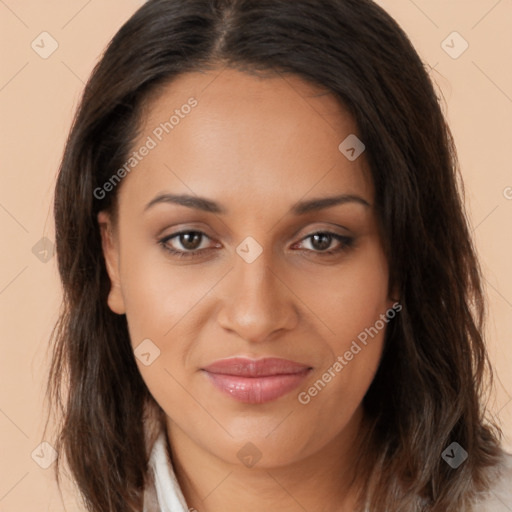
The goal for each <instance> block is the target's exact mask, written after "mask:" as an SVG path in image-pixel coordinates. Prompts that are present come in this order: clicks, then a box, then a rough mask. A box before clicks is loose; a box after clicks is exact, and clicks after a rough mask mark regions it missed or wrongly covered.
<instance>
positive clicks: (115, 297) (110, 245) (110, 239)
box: [97, 211, 126, 315]
mask: <svg viewBox="0 0 512 512" xmlns="http://www.w3.org/2000/svg"><path fill="white" fill-rule="evenodd" d="M97 218H98V224H99V227H100V233H101V245H102V248H103V256H104V258H105V263H106V266H107V273H108V275H109V278H110V292H109V294H108V300H107V303H108V306H109V308H110V309H111V310H112V311H113V312H114V313H117V314H118V315H123V314H124V313H126V308H125V304H124V297H123V291H122V289H121V279H120V272H119V240H118V238H117V234H116V233H115V230H114V227H113V223H112V219H111V217H110V215H109V214H108V213H107V212H104V211H102V212H99V213H98V217H97Z"/></svg>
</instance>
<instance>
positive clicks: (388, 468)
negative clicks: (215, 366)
mask: <svg viewBox="0 0 512 512" xmlns="http://www.w3.org/2000/svg"><path fill="white" fill-rule="evenodd" d="M222 67H229V68H233V69H237V70H240V71H244V72H247V73H254V74H257V75H258V74H259V75H260V76H263V75H264V74H265V73H273V74H274V75H276V74H278V75H282V76H285V75H286V74H291V75H294V76H298V77H301V78H302V79H303V80H305V81H307V82H309V83H312V84H315V85H316V86H319V87H322V88H323V89H325V90H327V91H329V92H331V93H332V94H334V95H335V97H336V98H337V99H339V101H340V103H341V104H342V105H343V106H344V107H345V108H346V109H348V111H349V112H350V114H351V115H352V116H353V118H354V120H355V122H356V123H357V126H358V128H359V132H360V138H361V139H362V140H363V141H364V144H365V145H366V152H365V155H366V158H367V161H368V163H369V167H370V169H371V175H372V179H373V183H374V186H375V197H376V199H375V207H376V214H377V217H378V221H379V223H380V230H381V234H382V240H383V244H384V247H385V250H386V254H387V258H388V262H389V268H390V283H389V286H390V290H391V289H397V290H398V292H399V298H400V303H401V304H402V306H403V309H402V312H401V314H400V315H398V316H397V317H396V318H395V319H394V320H393V321H392V322H390V324H389V326H388V332H387V335H386V340H385V348H384V354H383V357H382V361H381V364H380V367H379V369H378V371H377V374H376V376H375V379H374V381H373V383H372V384H371V386H370V388H369V390H368V392H367V394H366V396H365V397H364V402H363V404H364V409H365V412H366V417H367V418H368V421H369V425H370V428H369V430H368V432H367V434H366V435H367V437H366V442H365V443H364V447H365V448H364V450H363V451H361V454H360V458H359V460H358V465H359V467H358V468H357V471H359V472H360V473H359V474H361V475H362V476H363V477H364V478H363V481H364V482H365V484H364V486H363V487H362V488H361V490H360V497H361V503H360V506H361V510H363V507H364V506H367V507H369V509H370V510H372V511H379V512H380V511H393V512H405V511H407V512H411V511H429V512H446V511H452V510H457V511H462V510H468V511H469V510H471V505H470V500H471V499H472V498H473V497H474V496H475V495H476V493H477V492H479V491H480V490H485V489H486V488H488V486H489V485H490V484H489V474H490V469H491V468H493V467H495V466H496V465H497V461H498V460H499V455H500V453H501V448H500V440H501V431H500V429H499V427H497V426H496V425H495V424H493V423H492V422H491V421H490V420H489V419H488V418H487V416H486V409H485V403H486V397H487V392H488V390H489V389H492V388H491V387H490V386H491V384H492V370H491V367H490V365H489V361H488V356H487V353H486V349H485V346H484V342H483V339H482V333H483V326H484V320H485V303H484V297H483V292H482V287H481V271H480V268H479V265H478V261H477V258H476V254H475V249H474V246H473V243H472V240H471V237H470V231H469V228H468V221H467V218H466V215H465V213H464V208H463V188H462V183H461V180H460V170H459V164H458V160H457V156H456V150H455V145H454V142H453V138H452V135H451V132H450V130H449V127H448V126H447V124H446V121H445V119H444V117H443V114H442V111H441V108H440V103H439V100H440V98H439V97H438V96H437V95H436V91H435V88H434V86H433V84H432V81H431V79H430V77H429V74H428V72H427V69H426V66H425V65H424V64H423V63H422V61H421V59H420V57H419V56H418V54H417V53H416V51H415V50H414V48H413V46H412V44H411V42H410V41H409V39H408V37H407V36H406V34H405V33H404V32H403V30H402V29H401V28H400V27H399V26H398V24H397V23H396V22H395V21H394V20H393V19H392V18H391V17H390V16H389V15H388V14H387V13H386V12H385V11H384V10H383V9H382V8H380V7H379V6H378V5H376V4H375V3H373V2H372V1H371V0H293V1H290V0H149V1H148V2H147V3H146V4H145V5H144V6H142V7H141V8H140V9H139V10H138V11H137V12H136V13H135V14H134V15H133V16H132V17H131V18H130V19H129V20H128V21H127V22H126V23H125V24H124V25H123V26H122V27H121V29H120V30H119V31H118V33H117V34H116V35H115V37H114V38H113V39H112V41H111V42H110V44H109V45H108V47H107V49H106V50H105V52H104V54H103V55H102V57H101V59H100V61H99V63H98V64H97V65H96V67H95V69H94V71H93V73H92V75H91V77H90V79H89V81H88V83H87V85H86V87H85V90H84V93H83V97H82V100H81V103H80V105H79V108H78V110H77V113H76V116H75V118H74V122H73V125H72V128H71V131H70V134H69V138H68V140H67V143H66V147H65V151H64V154H63V158H62V162H61V165H60V170H59V174H58V179H57V184H56V189H55V203H54V215H55V224H56V250H57V261H58V268H59V273H60V278H61V280H62V284H63V303H62V311H61V314H60V317H59V320H58V322H57V324H56V325H55V328H54V330H53V332H52V342H53V343H51V348H52V362H51V368H50V372H49V378H48V387H47V395H46V397H47V399H48V400H49V402H50V406H51V407H50V413H49V414H50V415H51V414H55V415H57V416H58V417H59V423H58V427H59V430H58V434H57V438H56V440H55V446H56V449H57V451H58V452H59V453H60V454H61V456H62V455H65V458H66V460H67V463H68V464H69V468H70V470H71V474H72V476H73V479H74V480H75V482H76V484H77V486H78V489H79V491H80V495H81V496H82V498H83V500H84V503H85V505H86V507H87V510H89V511H91V512H107V511H108V512H114V511H115V512H127V511H140V510H141V509H142V503H143V493H144V489H145V486H146V485H147V482H148V480H147V479H148V476H147V469H148V450H147V446H146V444H145V433H146V432H147V430H146V429H149V428H150V426H149V425H150V424H152V423H151V422H152V421H153V419H154V420H155V421H154V423H155V424H158V422H159V421H160V422H161V421H162V418H163V411H162V410H161V408H160V407H159V406H158V404H157V403H156V402H155V400H154V399H153V397H152V396H151V394H150V392H149V390H148V388H147V387H146V385H145V383H144V381H143V379H142V377H141V375H140V373H139V371H138V368H137V365H136V362H135V359H134V354H133V350H132V348H131V344H130V339H129V334H128V329H127V323H126V318H125V316H124V315H116V314H114V313H113V312H112V311H111V310H110V309H109V307H108V305H107V295H108V292H109V287H110V281H109V278H108V274H107V271H106V267H105V260H104V257H103V253H102V246H101V238H100V231H99V226H98V222H97V214H98V212H99V211H101V210H106V211H109V212H111V213H112V214H115V212H116V208H117V207H116V194H117V191H118V188H119V187H117V189H114V190H113V191H112V192H111V193H110V194H107V196H106V197H105V198H103V199H101V200H100V199H97V198H96V197H95V195H94V193H93V191H94V190H95V188H96V187H100V186H101V185H102V184H103V183H105V182H106V181H108V179H109V178H110V177H111V176H112V174H113V172H114V171H115V170H116V169H118V168H120V167H121V166H122V165H123V163H124V162H125V161H126V160H127V157H128V155H129V153H130V151H131V149H132V144H133V142H134V140H135V138H136V136H137V134H138V130H139V129H140V126H141V122H142V119H143V114H144V105H145V104H146V103H147V101H148V98H150V97H151V95H152V93H154V92H156V91H157V90H158V89H159V88H160V87H161V86H163V85H165V84H168V83H170V82H171V81H172V80H173V79H174V78H176V77H177V76H178V75H180V74H181V73H185V72H190V71H198V70H208V69H221V68H222ZM394 287H396V288H394ZM148 411H149V412H148ZM46 424H47V425H48V420H47V423H46ZM155 428H156V427H155ZM155 431H156V430H155ZM453 441H456V442H458V443H459V444H460V445H461V446H462V447H463V448H464V449H465V450H466V451H467V452H468V453H469V458H468V459H467V460H466V462H465V463H464V464H462V465H461V466H460V467H459V468H458V469H457V470H453V469H452V468H451V467H450V466H449V465H448V464H447V463H446V462H445V461H444V460H443V459H442V458H441V454H442V452H443V450H445V448H446V447H447V446H448V445H449V444H450V443H451V442H453ZM127 447H129V449H127ZM60 458H61V457H59V459H58V461H57V464H56V465H55V472H56V476H57V480H59V467H61V466H62V461H60ZM59 462H60V464H59ZM59 487H60V484H59Z"/></svg>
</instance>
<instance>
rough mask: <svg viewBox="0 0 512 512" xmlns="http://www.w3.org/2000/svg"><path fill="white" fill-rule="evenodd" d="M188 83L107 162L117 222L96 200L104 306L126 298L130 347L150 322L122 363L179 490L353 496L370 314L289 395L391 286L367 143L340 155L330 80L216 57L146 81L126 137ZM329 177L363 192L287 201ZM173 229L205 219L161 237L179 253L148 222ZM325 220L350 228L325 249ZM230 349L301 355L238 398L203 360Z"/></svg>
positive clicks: (242, 502)
mask: <svg viewBox="0 0 512 512" xmlns="http://www.w3.org/2000/svg"><path fill="white" fill-rule="evenodd" d="M191 96H193V97H195V98H196V99H197V101H198V105H197V106H196V107H195V108H194V109H193V110H192V111H191V113H190V114H188V115H187V116H185V117H184V118H183V119H181V120H180V123H179V124H178V125H177V126H175V127H174V129H173V130H172V131H171V132H170V133H169V134H165V135H164V137H163V138H162V141H160V142H159V143H158V145H157V147H156V148H154V149H152V150H151V151H150V152H149V154H148V155H147V156H145V157H144V158H143V159H142V161H141V162H140V163H139V164H138V165H137V167H136V168H135V169H134V170H133V171H132V172H131V173H130V174H128V175H127V176H126V177H125V178H124V179H123V181H122V184H121V185H120V188H119V189H118V190H117V193H118V194H119V207H118V208H119V209H118V214H119V217H118V223H117V224H116V225H114V224H113V223H112V219H111V218H110V217H109V215H108V214H107V213H106V212H101V213H100V214H99V215H98V221H99V223H100V226H101V230H102V239H103V250H104V255H105V259H106V263H107V269H108V272H109V276H110V279H111V283H112V286H111V292H110V295H109V299H108V303H109V306H110V308H111V309H112V311H114V312H115V313H118V314H125V315H126V318H127V322H128V328H129V332H130V337H131V342H132V345H133V347H134V349H135V348H136V347H137V346H138V345H139V344H140V343H141V342H142V340H144V339H147V338H149V339H151V340H152V342H153V343H154V344H155V345H156V346H157V347H158V348H159V350H160V355H159V357H157V358H156V359H155V360H154V361H153V362H152V364H150V365H149V366H145V365H144V364H142V363H141V362H140V361H139V360H138V359H137V364H138V367H139V369H140V372H141V375H142V377H143V379H144V381H145V382H146V384H147V386H148V388H149V390H150V392H151V393H152V395H153V396H154V398H155V400H156V401H157V402H158V404H159V405H160V406H161V407H162V408H163V410H164V411H165V413H166V415H167V434H168V439H169V442H170V446H171V447H172V452H173V459H174V466H175V471H176V473H177V477H178V480H179V482H180V485H181V487H182V490H183V493H184V495H185V498H186V499H187V504H188V506H189V507H194V508H196V509H197V510H198V511H200V512H203V511H204V512H217V511H223V512H230V511H235V510H237V511H238V510H245V511H249V512H250V511H261V510H271V509H272V510H281V511H299V510H300V511H303V510H304V509H306V510H308V511H310V512H315V511H330V510H337V511H339V510H345V511H351V510H353V507H354V488H353V487H350V486H348V485H346V482H348V480H349V478H350V477H351V476H352V474H351V467H352V466H353V461H354V458H355V457H357V441H358V439H359V438H360V433H361V431H362V425H363V423H362V422H363V420H364V412H363V409H362V406H361V402H362V399H363V397H364V395H365V393H366V391H367V389H368V387H369V386H370V384H371V382H372V380H373V377H374V375H375V372H376V370H377V367H378V365H379V361H380V358H381V354H382V349H383V340H384V332H385V329H382V330H381V331H379V334H378V335H377V336H375V337H374V338H373V339H371V340H370V341H369V343H368V344H367V346H365V347H364V348H363V349H362V350H361V351H360V352H359V353H358V354H357V355H356V356H354V358H353V359H352V360H351V361H350V362H348V364H347V365H346V366H345V367H344V368H343V370H342V371H341V372H339V373H337V374H336V377H334V378H333V379H332V380H331V382H329V383H328V384H327V385H326V386H325V388H323V389H322V391H321V392H319V393H318V394H317V396H315V397H313V398H312V399H311V401H310V402H309V403H308V404H307V405H303V404H301V403H299V401H298V399H297V395H298V393H299V392H300V391H304V390H306V391H307V389H308V388H309V387H310V386H311V385H312V384H313V383H314V382H315V381H317V380H318V379H319V378H320V377H321V375H322V374H323V373H324V372H325V371H326V370H327V369H328V368H329V367H332V365H333V363H334V362H335V361H336V358H337V357H338V356H340V355H343V354H344V353H345V352H346V351H347V350H348V349H349V348H350V346H351V343H352V341H353V340H355V339H356V338H357V335H358V334H359V333H360V332H361V331H363V330H364V329H365V328H367V327H370V326H373V325H374V324H375V322H376V320H378V319H379V318H380V315H381V314H383V313H385V312H386V310H388V309H389V308H391V306H392V304H393V303H394V301H393V300H392V299H391V298H390V297H389V295H388V264H387V261H386V257H385V255H384V252H383V248H382V243H381V239H380V237H379V233H378V229H377V219H376V217H375V212H374V208H373V207H372V206H371V205H372V204H373V201H374V190H373V185H372V182H371V179H370V177H369V173H368V168H367V164H366V160H365V154H364V153H363V154H362V155H361V156H360V157H359V158H357V159H356V160H355V161H353V162H351V161H349V160H348V159H347V158H346V157H345V156H344V155H343V154H342V153H341V152H340V151H339V150H338V145H339V144H340V142H341V141H343V140H344V139H345V138H346V137H347V136H348V135H350V134H356V135H357V134H358V130H357V126H356V125H355V123H354V120H353V119H352V117H351V116H350V115H349V114H348V112H347V111H346V110H345V109H344V108H343V107H342V106H341V105H340V104H339V102H338V101H337V100H336V98H334V96H332V95H331V94H328V93H326V92H324V91H321V90H320V89H318V88H317V87H315V86H312V85H311V84H308V83H306V82H304V81H302V80H301V79H300V78H298V77H295V76H275V77H266V78H259V77H255V76H252V75H249V74H246V73H242V72H239V71H235V70H231V69H226V68H220V69H217V70H214V71H209V72H207V73H188V74H184V75H181V76H180V77H178V78H177V79H176V80H175V81H174V82H173V83H172V84H170V85H167V86H166V87H165V88H163V89H162V90H160V92H159V94H158V95H156V96H154V97H153V98H151V101H150V102H149V103H148V108H147V110H146V115H145V116H144V121H143V126H142V131H141V135H140V137H139V139H138V140H137V142H136V143H135V144H134V148H138V147H140V145H141V144H143V143H144V141H145V140H146V139H147V136H148V135H151V134H152V132H153V130H154V129H155V127H157V126H158V125H159V124H160V123H161V122H163V121H165V120H167V119H168V118H169V116H170V114H172V112H173V111H174V110H175V109H176V108H180V106H181V105H183V104H185V103H186V102H187V99H188V98H189V97H191ZM162 193H173V194H182V193H184V194H191V195H198V196H201V197H206V198H208V199H211V200H213V201H216V202H218V203H219V204H221V205H222V206H223V207H224V208H225V209H226V210H227V212H226V213H223V214H221V213H210V212H204V211H199V210H195V209H191V208H188V207H186V206H182V205H175V204H171V203H164V202H160V203H158V204H155V205H153V206H152V207H150V208H149V209H147V210H145V207H146V205H147V204H148V203H149V202H150V201H151V200H152V199H154V198H155V197H156V196H158V195H159V194H162ZM339 194H351V195H355V196H359V197H361V198H363V199H364V200H365V201H366V202H367V203H368V205H367V206H365V205H363V204H360V203H359V202H355V201H352V202H346V203H344V204H340V205H335V206H331V207H329V208H325V209H322V210H318V211H311V212H309V213H306V214H303V215H293V214H291V213H289V212H290V209H291V208H292V206H293V205H295V204H296V203H297V202H298V201H301V200H308V199H312V198H324V197H331V196H334V195H339ZM185 229H189V230H190V231H194V230H196V231H201V232H203V233H204V234H205V236H203V238H202V239H201V238H199V239H196V240H195V244H196V245H195V246H194V245H193V243H192V244H191V243H190V242H189V245H184V243H186V242H187V240H186V239H185V240H183V238H181V240H180V238H179V237H175V238H174V239H172V240H168V241H167V245H168V246H171V247H173V248H175V249H177V250H182V251H187V249H188V250H189V252H190V251H191V250H194V249H197V250H198V251H201V250H202V249H207V248H210V249H209V250H207V251H205V252H203V253H201V252H199V255H198V256H196V257H194V258H186V257H185V258H178V257H176V256H173V255H171V254H169V253H168V252H166V250H165V249H164V248H163V246H162V244H160V243H159V240H161V239H162V238H163V237H164V236H169V235H172V234H174V233H177V232H179V231H181V230H185ZM325 232H331V233H335V234H339V235H343V236H347V237H352V238H353V244H352V245H350V246H344V245H343V244H342V243H340V242H339V241H337V240H336V239H335V238H332V239H329V238H327V240H326V241H324V243H325V245H328V247H327V250H336V249H339V250H338V252H337V253H336V254H332V255H326V254H323V253H325V250H326V249H325V248H324V247H323V246H322V245H321V244H322V241H320V242H316V243H315V240H314V239H313V238H312V237H308V235H311V234H314V233H325ZM248 236H251V237H253V238H254V239H255V240H256V241H257V243H258V244H259V246H260V247H261V249H262V253H261V254H260V255H259V257H258V258H257V259H256V260H255V261H253V262H252V263H247V262H246V261H245V260H244V259H242V258H241V257H240V256H239V254H238V253H237V252H236V249H237V247H238V246H239V245H240V243H241V242H242V241H243V240H244V239H245V238H246V237H248ZM192 240H193V242H194V239H192ZM329 242H330V243H329ZM232 356H246V357H252V358H260V357H262V356H273V357H282V358H285V359H291V360H293V361H297V362H300V363H304V364H307V365H309V366H311V367H313V371H312V373H311V375H310V376H309V377H308V379H307V380H306V382H305V383H304V385H301V386H300V388H297V389H296V390H294V391H292V392H290V393H288V394H286V395H285V396H283V397H281V398H279V399H277V400H274V401H271V402H268V403H265V404H259V405H258V404H256V405H254V404H253V405H251V404H243V403H240V402H238V401H235V400H233V399H232V398H230V397H228V396H226V395H224V394H221V393H220V392H219V391H218V390H217V389H216V388H214V387H213V385H212V384H211V383H210V382H209V380H208V379H207V378H206V377H205V375H204V373H203V372H202V371H201V368H202V367H204V366H206V365H208V364H210V363H212V362H214V361H216V360H218V359H223V358H227V357H232ZM247 443H252V444H253V445H254V446H256V447H257V449H258V451H259V452H260V453H261V459H260V460H259V461H258V462H257V464H256V465H254V466H253V467H252V468H249V467H246V466H245V465H244V464H243V463H242V462H241V460H240V459H239V458H238V457H237V453H238V451H239V450H240V449H241V448H242V447H244V446H245V445H246V444H247ZM340 507H342V508H340Z"/></svg>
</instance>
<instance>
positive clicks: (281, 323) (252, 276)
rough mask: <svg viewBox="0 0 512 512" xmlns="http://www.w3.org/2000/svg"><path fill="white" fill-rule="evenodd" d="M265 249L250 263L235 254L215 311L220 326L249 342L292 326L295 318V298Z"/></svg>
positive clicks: (263, 338)
mask: <svg viewBox="0 0 512 512" xmlns="http://www.w3.org/2000/svg"><path fill="white" fill-rule="evenodd" d="M269 253H270V250H263V252H262V253H261V255H260V256H259V257H258V258H257V259H256V260H255V261H253V262H252V263H247V262H246V261H244V260H243V259H242V258H241V257H239V256H238V255H237V254H235V256H234V258H235V263H234V265H235V267H234V268H233V270H232V271H231V272H230V273H229V277H228V282H229V284H228V285H227V286H226V287H225V288H224V290H225V295H224V297H223V299H224V300H223V302H222V307H221V308H220V311H219V314H218V322H219V324H220V325H221V327H223V328H224V329H226V330H228V331H231V332H234V333H236V334H238V335H239V336H240V337H242V338H243V339H245V340H247V341H249V342H252V343H261V342H264V341H267V340H269V339H270V338H271V337H273V336H275V335H276V334H277V332H278V331H282V332H284V331H286V330H291V329H293V328H294V327H295V326H296V325H297V323H298V319H299V312H298V308H297V303H296V301H297V298H296V297H295V295H294V293H293V291H292V290H291V289H290V285H289V284H288V283H286V281H285V279H284V275H279V271H278V270H275V269H273V268H272V265H271V263H272V262H271V261H270V258H269V257H268V255H269Z"/></svg>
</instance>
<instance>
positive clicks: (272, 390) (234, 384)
mask: <svg viewBox="0 0 512 512" xmlns="http://www.w3.org/2000/svg"><path fill="white" fill-rule="evenodd" d="M202 370H203V372H204V373H205V374H206V376H207V377H208V379H209V381H210V382H211V383H212V384H213V385H214V386H215V387H216V388H217V389H218V390H219V391H221V392H222V393H224V394H225V395H228V396H230V397H231V398H233V399H235V400H237V401H240V402H243V403H248V404H262V403H266V402H270V401H272V400H277V399H278V398H280V397H282V396H284V395H286V394H287V393H289V392H290V391H292V390H293V389H295V388H296V387H298V386H299V385H300V384H301V383H302V382H303V381H304V379H305V378H306V377H307V376H308V375H309V373H310V371H311V370H312V368H311V367H309V366H307V365H304V364H301V363H297V362H294V361H289V360H287V359H278V358H273V357H271V358H264V359H248V358H242V357H234V358H230V359H222V360H219V361H216V362H214V363H213V364H210V365H209V366H206V367H205V368H202Z"/></svg>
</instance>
